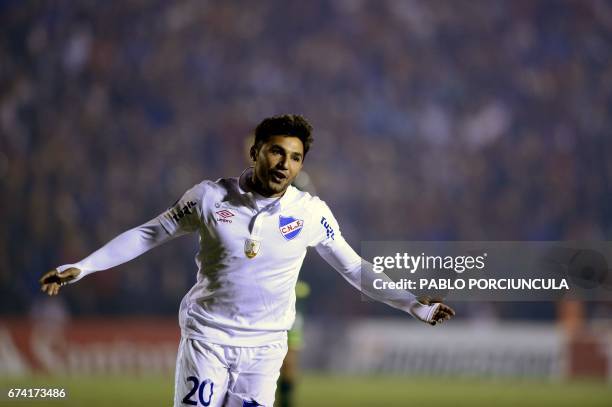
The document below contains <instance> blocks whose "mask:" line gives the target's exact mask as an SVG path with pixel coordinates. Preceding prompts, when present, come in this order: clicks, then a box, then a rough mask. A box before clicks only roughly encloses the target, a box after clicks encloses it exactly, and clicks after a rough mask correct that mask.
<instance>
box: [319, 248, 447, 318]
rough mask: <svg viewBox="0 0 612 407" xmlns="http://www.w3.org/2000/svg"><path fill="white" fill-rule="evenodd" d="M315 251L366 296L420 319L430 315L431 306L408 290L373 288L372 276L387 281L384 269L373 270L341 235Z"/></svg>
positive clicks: (389, 280) (373, 278)
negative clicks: (381, 270)
mask: <svg viewBox="0 0 612 407" xmlns="http://www.w3.org/2000/svg"><path fill="white" fill-rule="evenodd" d="M318 251H319V254H320V255H321V256H322V257H323V258H324V259H325V260H326V261H327V262H328V263H329V264H330V265H331V266H332V267H334V268H335V269H336V270H337V271H338V272H339V273H340V274H341V275H342V276H343V277H344V278H345V279H346V280H347V281H348V282H349V283H350V284H351V285H352V286H353V287H355V288H356V289H358V290H359V291H361V292H362V293H363V294H365V295H366V296H368V297H370V298H371V299H373V300H376V301H380V302H382V303H385V304H387V305H389V306H391V307H393V308H397V309H400V310H402V311H405V312H407V313H409V314H410V315H412V316H413V317H415V318H417V319H419V320H421V321H429V320H430V319H431V315H433V312H434V311H435V307H433V306H429V305H424V304H421V303H419V302H418V300H417V298H416V296H415V295H414V294H413V293H411V292H410V291H407V290H395V289H376V288H374V287H375V284H374V281H375V280H378V279H380V280H383V281H385V282H391V279H390V278H389V277H388V276H387V275H385V274H384V273H381V274H378V273H375V272H374V271H373V266H372V264H371V263H370V262H367V261H365V260H363V259H362V258H361V257H360V256H359V255H358V254H357V253H355V251H354V250H353V249H352V248H351V247H350V246H349V245H348V243H346V241H344V239H342V238H339V239H337V240H336V241H334V242H333V243H331V244H329V245H328V246H326V247H322V248H320V249H318ZM377 286H383V287H387V286H388V285H385V284H378V285H377Z"/></svg>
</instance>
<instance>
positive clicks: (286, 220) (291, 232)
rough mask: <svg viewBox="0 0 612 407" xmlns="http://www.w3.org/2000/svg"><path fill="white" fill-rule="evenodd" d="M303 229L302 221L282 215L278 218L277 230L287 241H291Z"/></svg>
mask: <svg viewBox="0 0 612 407" xmlns="http://www.w3.org/2000/svg"><path fill="white" fill-rule="evenodd" d="M303 227H304V221H303V220H302V219H296V218H294V217H293V216H282V215H280V216H279V217H278V230H280V232H281V235H283V237H284V238H285V239H287V240H291V239H293V238H295V237H296V236H297V235H299V234H300V232H301V231H302V228H303Z"/></svg>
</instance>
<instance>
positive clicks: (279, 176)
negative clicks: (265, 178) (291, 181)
mask: <svg viewBox="0 0 612 407" xmlns="http://www.w3.org/2000/svg"><path fill="white" fill-rule="evenodd" d="M270 178H272V181H274V182H276V183H279V184H280V183H281V182H283V181H285V180H286V179H287V176H286V175H285V174H283V173H282V172H279V171H272V173H271V174H270Z"/></svg>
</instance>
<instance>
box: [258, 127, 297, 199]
mask: <svg viewBox="0 0 612 407" xmlns="http://www.w3.org/2000/svg"><path fill="white" fill-rule="evenodd" d="M254 158H255V171H254V174H253V182H254V183H255V186H256V187H257V189H259V191H258V192H260V193H261V194H262V195H264V196H269V197H277V196H281V195H282V194H283V193H284V192H285V190H286V189H287V187H289V185H291V183H292V182H293V180H294V179H295V177H297V175H298V174H299V173H300V170H301V169H302V164H303V160H304V145H303V144H302V141H301V140H300V139H299V138H297V137H293V136H272V137H270V138H269V139H268V140H267V141H266V142H265V143H263V144H262V145H261V147H260V148H259V150H258V151H256V155H255V157H254Z"/></svg>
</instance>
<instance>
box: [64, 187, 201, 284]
mask: <svg viewBox="0 0 612 407" xmlns="http://www.w3.org/2000/svg"><path fill="white" fill-rule="evenodd" d="M203 202H204V186H203V184H198V185H196V186H194V187H193V188H191V189H190V190H188V191H187V192H186V193H185V194H184V195H183V196H182V197H181V198H180V199H179V200H178V201H176V203H175V204H174V205H172V206H171V207H170V208H168V209H167V210H166V211H164V212H163V213H161V214H160V215H158V216H157V217H155V218H153V219H151V220H150V221H148V222H146V223H143V224H142V225H140V226H137V227H135V228H132V229H130V230H128V231H126V232H123V233H121V234H120V235H118V236H117V237H115V238H114V239H112V240H111V241H109V242H108V243H106V244H105V245H104V246H102V247H101V248H100V249H98V250H96V251H95V252H93V253H92V254H91V255H89V256H87V257H86V258H84V259H83V260H81V261H79V262H78V263H73V264H64V265H62V266H59V267H57V270H59V271H64V270H66V269H68V268H70V267H76V268H78V269H80V270H81V274H79V276H78V278H76V279H74V280H72V281H71V283H74V282H76V281H78V280H80V279H82V278H83V277H85V276H86V275H88V274H91V273H93V272H96V271H101V270H107V269H109V268H112V267H115V266H118V265H120V264H123V263H126V262H128V261H130V260H132V259H134V258H136V257H138V256H140V255H141V254H143V253H146V252H147V251H149V250H151V249H153V248H154V247H156V246H158V245H160V244H162V243H165V242H167V241H169V240H171V239H173V238H176V237H178V236H181V235H184V234H186V233H189V232H193V231H195V230H196V229H197V228H198V226H199V225H200V220H201V215H202V207H203Z"/></svg>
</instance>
